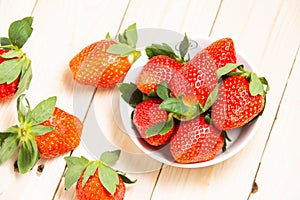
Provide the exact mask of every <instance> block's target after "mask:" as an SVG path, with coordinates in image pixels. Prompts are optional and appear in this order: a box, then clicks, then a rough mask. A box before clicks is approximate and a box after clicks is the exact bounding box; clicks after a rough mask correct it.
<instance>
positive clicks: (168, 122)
mask: <svg viewBox="0 0 300 200" xmlns="http://www.w3.org/2000/svg"><path fill="white" fill-rule="evenodd" d="M161 102H162V100H161V99H148V100H146V101H143V102H141V103H140V104H138V105H137V106H136V108H135V110H134V114H133V124H134V125H135V127H136V129H137V131H138V132H139V134H140V136H141V137H142V138H143V139H144V140H145V141H146V142H147V143H148V144H150V145H153V146H159V145H163V144H165V143H166V142H167V141H168V140H169V138H170V136H171V135H172V133H173V129H174V123H173V118H172V115H171V116H169V114H168V112H167V111H165V110H161V109H159V105H160V103H161Z"/></svg>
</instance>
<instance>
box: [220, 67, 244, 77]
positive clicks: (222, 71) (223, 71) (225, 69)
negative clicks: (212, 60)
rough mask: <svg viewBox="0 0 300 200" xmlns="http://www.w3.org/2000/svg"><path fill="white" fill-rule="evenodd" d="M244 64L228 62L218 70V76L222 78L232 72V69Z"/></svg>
mask: <svg viewBox="0 0 300 200" xmlns="http://www.w3.org/2000/svg"><path fill="white" fill-rule="evenodd" d="M241 66H243V65H241V64H233V63H228V64H226V65H225V66H224V67H221V68H219V69H218V70H217V76H218V78H221V77H222V76H224V75H226V74H228V73H230V72H231V71H232V70H234V69H236V68H238V67H241Z"/></svg>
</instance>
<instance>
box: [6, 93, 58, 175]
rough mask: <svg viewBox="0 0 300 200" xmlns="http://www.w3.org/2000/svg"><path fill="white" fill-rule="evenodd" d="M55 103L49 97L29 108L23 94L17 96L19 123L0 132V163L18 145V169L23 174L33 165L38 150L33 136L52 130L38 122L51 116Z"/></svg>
mask: <svg viewBox="0 0 300 200" xmlns="http://www.w3.org/2000/svg"><path fill="white" fill-rule="evenodd" d="M55 104H56V97H50V98H48V99H46V100H44V101H42V102H40V103H39V104H38V105H37V106H36V107H35V108H33V109H32V110H31V108H30V105H29V102H28V100H27V98H26V97H25V95H20V96H19V97H18V99H17V111H18V121H19V125H15V126H11V127H10V128H8V129H7V130H6V131H4V132H0V165H1V164H2V163H4V162H5V161H6V160H8V159H9V158H10V157H11V156H12V155H13V154H14V153H15V152H16V151H17V148H18V146H19V147H20V149H19V153H18V161H17V164H18V168H19V171H20V172H21V173H22V174H24V173H26V172H27V171H29V170H30V169H31V168H32V167H33V166H34V165H35V163H36V161H37V160H38V158H39V152H38V148H37V144H36V141H35V139H34V137H35V136H40V135H44V134H46V133H48V132H51V131H52V130H53V128H52V127H49V126H42V125H40V124H41V123H42V122H44V121H46V120H47V119H49V118H50V117H51V115H52V114H53V112H54V109H55Z"/></svg>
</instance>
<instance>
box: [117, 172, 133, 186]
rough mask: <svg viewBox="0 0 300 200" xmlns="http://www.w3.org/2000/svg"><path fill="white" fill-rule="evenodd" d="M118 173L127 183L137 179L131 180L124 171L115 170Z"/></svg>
mask: <svg viewBox="0 0 300 200" xmlns="http://www.w3.org/2000/svg"><path fill="white" fill-rule="evenodd" d="M117 173H118V175H119V176H120V178H121V179H122V180H123V182H124V183H127V184H133V183H135V182H136V181H137V179H135V180H131V179H129V178H128V177H127V176H126V173H124V172H121V171H117Z"/></svg>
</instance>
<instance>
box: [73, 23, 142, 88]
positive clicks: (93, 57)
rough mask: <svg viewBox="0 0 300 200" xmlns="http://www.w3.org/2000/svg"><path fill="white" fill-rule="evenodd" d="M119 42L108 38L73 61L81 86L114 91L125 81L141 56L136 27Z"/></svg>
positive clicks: (79, 54) (120, 36)
mask: <svg viewBox="0 0 300 200" xmlns="http://www.w3.org/2000/svg"><path fill="white" fill-rule="evenodd" d="M118 39H119V41H118V42H116V41H114V40H112V39H111V38H110V36H109V35H107V37H106V39H104V40H101V41H98V42H95V43H93V44H90V45H89V46H87V47H85V48H84V49H82V50H81V51H80V52H79V53H78V54H77V55H75V56H74V58H72V59H71V61H70V63H69V66H70V69H71V72H72V73H73V78H74V80H75V81H77V82H78V83H81V84H84V85H92V86H95V87H98V88H110V87H114V86H116V85H117V83H119V82H121V81H123V79H124V77H125V75H126V73H127V72H128V70H129V69H130V67H131V65H132V64H133V63H134V62H135V61H136V59H138V57H139V56H140V51H137V50H136V42H137V31H136V25H135V24H133V25H131V26H129V27H128V28H127V29H126V30H125V31H124V33H123V34H120V35H119V36H118Z"/></svg>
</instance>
